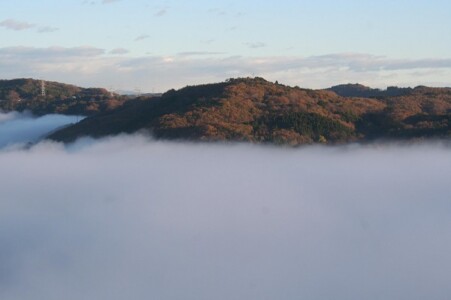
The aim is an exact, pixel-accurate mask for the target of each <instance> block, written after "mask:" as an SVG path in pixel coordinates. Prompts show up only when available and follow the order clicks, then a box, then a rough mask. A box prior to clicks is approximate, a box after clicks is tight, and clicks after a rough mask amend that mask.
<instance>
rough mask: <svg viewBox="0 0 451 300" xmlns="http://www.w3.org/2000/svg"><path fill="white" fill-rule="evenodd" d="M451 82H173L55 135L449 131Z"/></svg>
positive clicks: (334, 136) (321, 135) (357, 136)
mask: <svg viewBox="0 0 451 300" xmlns="http://www.w3.org/2000/svg"><path fill="white" fill-rule="evenodd" d="M450 114H451V89H449V88H428V87H417V88H414V89H411V90H409V93H404V94H402V95H399V96H381V97H380V98H377V97H372V98H364V97H342V96H340V95H338V94H337V93H336V92H334V91H332V90H310V89H302V88H299V87H289V86H286V85H282V84H279V83H277V82H276V83H272V82H269V81H266V80H265V79H263V78H259V77H256V78H237V79H229V80H227V81H224V82H220V83H213V84H204V85H197V86H187V87H185V88H182V89H179V90H170V91H168V92H166V93H164V94H163V95H162V96H161V97H158V98H153V99H150V100H145V101H129V102H127V103H125V104H124V105H122V106H119V107H117V108H116V109H113V110H111V111H105V112H100V113H98V114H97V115H94V116H92V117H88V118H86V119H84V120H83V121H82V122H80V123H78V124H75V125H73V126H70V127H68V128H65V129H62V130H60V131H57V132H55V133H54V134H52V135H50V136H49V138H51V139H54V140H58V141H64V142H71V141H74V140H75V139H76V138H78V137H81V136H86V135H88V136H93V137H102V136H107V135H114V134H120V133H133V132H137V131H139V130H147V131H150V132H151V133H152V134H153V135H154V137H156V138H161V139H179V140H191V141H245V142H252V143H272V144H288V145H302V144H311V143H329V144H336V143H347V142H354V141H369V140H374V139H381V138H383V139H397V140H399V139H419V138H420V139H421V138H432V137H434V138H448V137H449V136H450V135H451V130H450V124H451V122H450Z"/></svg>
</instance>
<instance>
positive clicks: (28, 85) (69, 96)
mask: <svg viewBox="0 0 451 300" xmlns="http://www.w3.org/2000/svg"><path fill="white" fill-rule="evenodd" d="M41 84H42V81H40V80H35V79H13V80H0V110H3V111H12V110H17V111H23V110H30V111H32V112H33V113H34V114H36V115H44V114H49V113H61V114H78V115H93V114H96V113H98V112H100V111H107V110H111V109H113V108H115V107H118V106H120V105H122V104H123V103H124V102H125V101H126V100H127V97H124V96H120V95H118V94H114V93H111V92H109V91H107V90H106V89H102V88H81V87H77V86H74V85H69V84H64V83H59V82H52V81H45V96H43V95H42V94H41V92H42V89H41Z"/></svg>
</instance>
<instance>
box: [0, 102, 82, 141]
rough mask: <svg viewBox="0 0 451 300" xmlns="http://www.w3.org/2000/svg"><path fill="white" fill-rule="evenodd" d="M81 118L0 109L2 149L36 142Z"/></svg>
mask: <svg viewBox="0 0 451 300" xmlns="http://www.w3.org/2000/svg"><path fill="white" fill-rule="evenodd" d="M80 119H82V117H79V116H65V115H56V114H55V115H45V116H41V117H36V116H33V115H32V114H31V113H29V112H24V113H19V112H9V113H4V112H2V111H0V149H1V148H4V147H8V146H11V145H14V144H16V145H17V144H27V143H35V142H37V141H39V140H40V139H42V138H43V137H44V136H45V135H46V134H48V133H49V132H51V131H53V130H55V129H57V128H60V127H63V126H67V125H69V124H72V123H75V122H77V121H78V120H80Z"/></svg>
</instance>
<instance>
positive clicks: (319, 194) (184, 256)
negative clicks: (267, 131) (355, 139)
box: [0, 114, 451, 300]
mask: <svg viewBox="0 0 451 300" xmlns="http://www.w3.org/2000/svg"><path fill="white" fill-rule="evenodd" d="M24 118H26V116H23V115H15V116H12V115H5V114H0V119H3V122H0V130H1V128H2V126H4V125H5V122H8V120H9V121H11V120H14V119H24ZM7 119H8V120H7ZM34 121H35V122H36V123H41V122H42V120H40V119H34ZM9 126H11V125H9ZM8 133H9V136H11V137H14V138H17V135H18V134H19V135H20V133H17V131H14V130H9V131H6V136H8ZM450 151H451V149H450V147H449V145H448V146H446V145H442V144H439V143H437V144H435V143H428V144H416V145H415V146H405V145H404V146H399V145H398V146H397V145H378V146H357V145H352V146H343V147H321V146H315V147H302V148H280V147H278V148H277V147H269V146H267V147H263V146H256V145H244V144H241V145H239V144H190V143H174V142H163V141H153V140H152V139H151V138H150V137H148V136H141V135H129V136H125V135H123V136H116V137H109V138H105V139H100V140H92V139H80V140H78V141H77V142H76V143H73V144H70V145H62V144H59V143H52V142H49V141H43V142H40V143H38V144H36V145H34V146H33V147H31V148H27V149H23V148H18V147H6V148H3V149H0V166H1V168H0V182H1V191H0V199H1V201H0V245H1V246H0V298H1V299H4V300H22V299H34V300H60V299H65V300H78V299H87V300H91V299H111V300H122V299H159V300H178V299H180V300H182V299H183V300H210V299H217V300H241V299H249V300H260V299H268V300H273V299H286V300H298V299H318V300H329V299H337V300H360V299H369V300H377V299H388V300H392V299H393V300H395V299H396V300H422V299H431V300H443V299H448V297H449V295H450V294H451V286H450V285H449V278H450V277H451V256H450V255H449V253H450V252H451V235H450V234H449V233H450V230H451V218H450V217H449V216H450V213H451V205H450V201H449V195H450V194H451V186H450V185H449V178H450V175H451V171H450V170H451V155H450Z"/></svg>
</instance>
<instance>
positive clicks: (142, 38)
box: [135, 34, 150, 42]
mask: <svg viewBox="0 0 451 300" xmlns="http://www.w3.org/2000/svg"><path fill="white" fill-rule="evenodd" d="M148 38H150V35H148V34H141V35H139V36H137V37H136V38H135V41H136V42H137V41H142V40H145V39H148Z"/></svg>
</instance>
